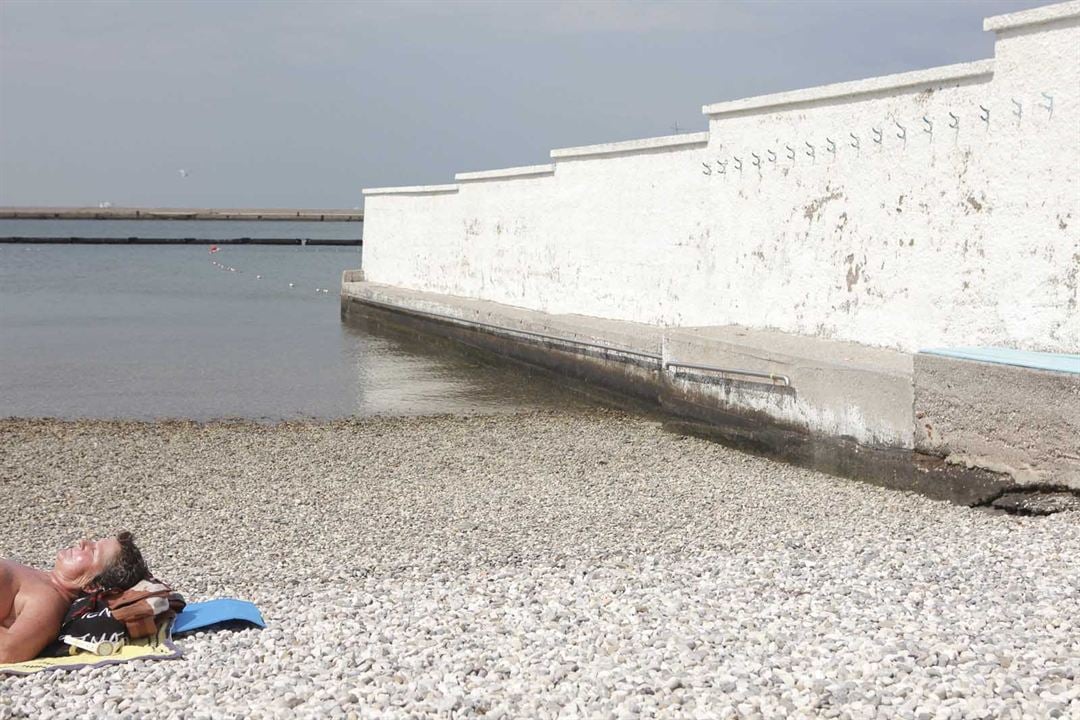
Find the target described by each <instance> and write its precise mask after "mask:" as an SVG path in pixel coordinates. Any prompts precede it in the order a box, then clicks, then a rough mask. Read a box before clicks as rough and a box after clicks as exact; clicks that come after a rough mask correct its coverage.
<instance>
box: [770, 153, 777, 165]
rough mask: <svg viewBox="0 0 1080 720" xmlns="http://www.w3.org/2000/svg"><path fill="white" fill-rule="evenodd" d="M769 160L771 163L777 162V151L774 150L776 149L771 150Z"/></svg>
mask: <svg viewBox="0 0 1080 720" xmlns="http://www.w3.org/2000/svg"><path fill="white" fill-rule="evenodd" d="M769 162H771V163H774V162H776V151H774V150H770V151H769Z"/></svg>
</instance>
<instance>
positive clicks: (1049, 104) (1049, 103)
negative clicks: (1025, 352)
mask: <svg viewBox="0 0 1080 720" xmlns="http://www.w3.org/2000/svg"><path fill="white" fill-rule="evenodd" d="M1040 95H1042V96H1043V97H1044V98H1046V104H1045V105H1040V106H1039V107H1041V108H1042V109H1044V110H1046V112H1047V113H1049V115H1048V116H1047V117H1054V96H1053V95H1048V94H1047V93H1040Z"/></svg>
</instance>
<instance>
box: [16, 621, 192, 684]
mask: <svg viewBox="0 0 1080 720" xmlns="http://www.w3.org/2000/svg"><path fill="white" fill-rule="evenodd" d="M172 624H173V621H172V620H171V619H169V620H166V621H165V622H163V623H162V624H161V627H160V628H158V629H157V632H156V633H153V634H151V635H150V636H149V637H143V638H139V639H137V640H129V641H128V642H127V644H125V645H124V647H122V648H121V649H120V652H118V653H115V654H113V655H95V654H93V653H89V652H85V651H80V652H78V653H76V654H75V655H65V656H62V657H39V658H34V659H33V660H27V661H26V662H21V663H10V664H6V665H5V664H0V675H31V674H33V673H37V672H46V671H49V670H78V669H79V668H84V667H104V666H106V665H117V664H119V663H124V662H130V661H132V660H176V659H177V658H179V657H182V656H183V652H181V650H180V648H178V647H176V645H174V644H173V641H172Z"/></svg>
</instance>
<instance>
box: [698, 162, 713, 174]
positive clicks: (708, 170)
mask: <svg viewBox="0 0 1080 720" xmlns="http://www.w3.org/2000/svg"><path fill="white" fill-rule="evenodd" d="M701 174H702V175H712V165H710V164H709V163H701Z"/></svg>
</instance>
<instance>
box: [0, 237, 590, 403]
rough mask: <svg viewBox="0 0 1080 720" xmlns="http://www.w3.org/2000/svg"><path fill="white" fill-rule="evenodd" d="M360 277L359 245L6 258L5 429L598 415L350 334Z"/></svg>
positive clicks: (0, 272) (458, 354)
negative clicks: (353, 287) (25, 423)
mask: <svg viewBox="0 0 1080 720" xmlns="http://www.w3.org/2000/svg"><path fill="white" fill-rule="evenodd" d="M215 262H217V263H219V264H214V263H215ZM359 264H360V249H359V248H357V247H351V248H336V247H310V246H309V247H300V246H286V247H274V246H224V247H222V249H221V250H220V252H218V253H216V254H213V255H211V254H210V253H208V251H207V248H206V247H204V246H196V245H187V246H161V245H154V246H151V245H128V246H106V245H29V244H6V245H5V244H0V417H10V416H17V417H63V418H134V419H151V418H192V419H199V420H206V419H213V418H226V417H240V418H249V419H258V420H277V419H290V418H305V417H315V418H338V417H346V416H355V415H361V416H363V415H376V414H384V415H403V414H428V413H443V412H504V411H510V410H514V409H518V408H530V407H567V406H575V405H582V404H584V403H585V402H586V401H584V400H582V399H580V398H579V397H577V396H575V395H572V394H569V393H568V392H566V391H564V390H562V389H561V388H560V387H559V386H558V385H556V384H554V383H552V382H551V381H550V380H549V379H548V378H546V377H544V376H528V375H526V374H524V373H523V372H522V371H521V370H520V369H519V368H517V367H512V366H508V365H501V364H495V365H491V364H487V363H486V362H481V361H480V360H478V359H477V358H476V357H475V356H472V355H468V354H466V353H464V352H462V351H460V350H459V349H457V348H456V347H455V346H453V345H452V344H449V343H436V342H432V341H431V339H430V338H418V337H411V336H406V335H393V336H392V335H380V336H375V335H372V334H370V333H368V332H365V331H361V330H359V329H356V328H354V327H350V326H347V325H344V324H343V323H342V322H341V320H340V314H339V312H340V310H339V307H340V306H339V299H338V291H339V288H340V282H341V272H342V271H343V270H345V269H349V268H355V267H358V266H359ZM229 268H232V270H230V269H229ZM321 289H326V290H328V291H329V292H325V293H324V292H319V290H321Z"/></svg>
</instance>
